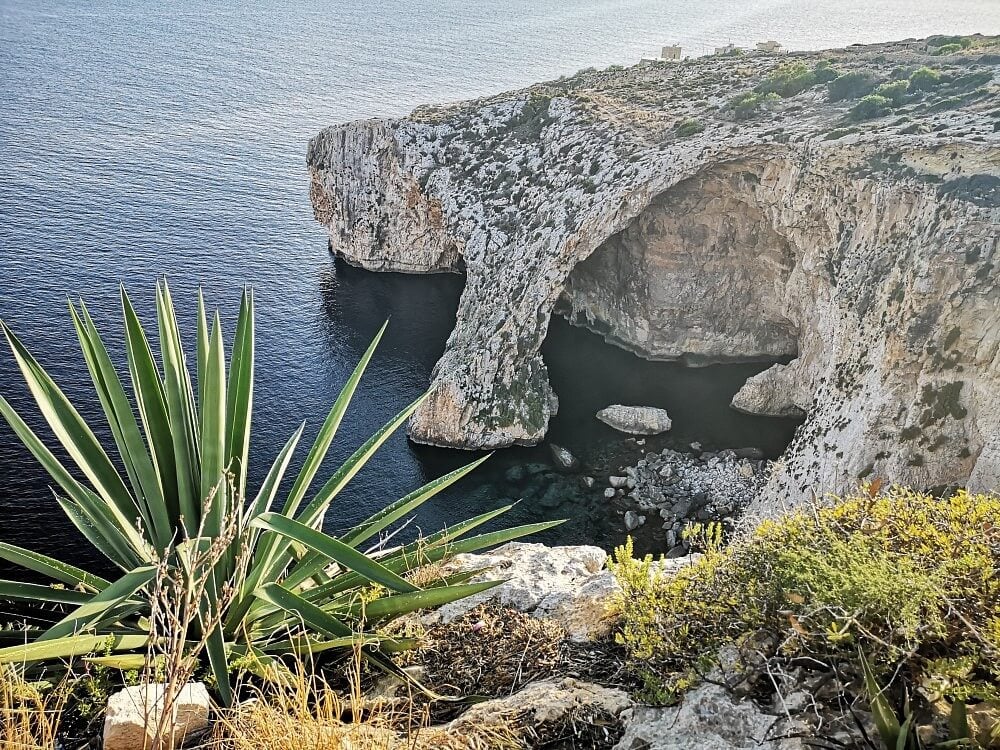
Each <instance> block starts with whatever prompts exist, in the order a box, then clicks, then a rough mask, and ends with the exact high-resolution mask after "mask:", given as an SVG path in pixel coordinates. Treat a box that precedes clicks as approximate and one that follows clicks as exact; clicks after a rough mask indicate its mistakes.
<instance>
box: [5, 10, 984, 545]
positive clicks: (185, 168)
mask: <svg viewBox="0 0 1000 750" xmlns="http://www.w3.org/2000/svg"><path fill="white" fill-rule="evenodd" d="M916 5H919V6H920V9H919V12H916V10H915V8H914V3H911V2H909V1H908V0H907V1H906V2H904V0H887V1H886V2H882V3H871V2H861V1H860V0H850V1H849V2H843V3H829V2H813V0H809V1H808V2H795V3H794V7H793V3H792V2H788V1H785V2H781V1H780V0H697V1H695V2H686V3H679V2H678V3H673V2H663V1H662V0H618V1H611V0H512V2H506V3H471V2H463V1H462V0H421V1H419V2H414V1H412V0H411V1H410V2H402V0H396V1H385V0H376V1H374V2H368V3H358V2H347V1H346V0H291V1H290V2H277V1H276V0H273V1H271V2H264V1H263V0H256V1H250V2H244V3H232V4H230V3H217V2H207V1H206V0H186V1H185V2H183V3H164V2H160V1H157V2H151V1H147V0H65V1H64V2H52V1H45V0H0V316H2V317H3V319H4V320H6V321H7V322H8V323H9V324H10V325H12V326H13V327H14V328H15V329H16V330H17V331H18V332H19V333H20V334H21V335H22V337H23V338H24V339H25V340H26V341H27V342H28V343H29V345H30V347H31V348H32V350H33V351H34V352H35V353H36V355H37V356H38V358H39V359H40V360H41V361H42V362H43V364H44V365H45V366H46V367H48V368H49V369H50V371H51V372H52V373H53V374H54V375H55V376H56V377H57V379H58V381H59V382H60V383H61V384H62V386H63V387H64V389H65V390H66V391H67V392H68V393H69V394H70V395H71V397H72V398H73V400H74V401H75V402H76V403H77V405H78V406H79V407H80V408H81V411H83V413H84V414H85V415H86V416H88V417H96V412H95V409H94V406H95V404H96V399H95V398H94V395H93V391H92V388H91V387H90V385H89V382H88V378H87V373H86V368H85V367H84V365H83V362H82V360H81V359H80V356H79V353H78V350H77V347H76V343H75V339H74V337H73V334H72V327H71V325H70V321H69V317H68V314H67V313H66V309H65V303H66V299H67V298H68V297H74V298H75V297H80V296H82V297H84V298H85V299H86V300H87V302H88V304H89V306H90V309H91V311H92V312H93V314H94V316H95V318H97V320H98V323H99V325H101V327H102V329H103V330H104V331H105V332H106V334H107V335H108V337H109V342H110V344H111V347H112V350H113V351H114V352H116V353H118V354H120V346H121V340H120V334H119V327H120V314H119V311H118V307H117V287H118V284H119V282H121V281H124V282H125V283H126V284H127V285H128V288H129V289H130V291H131V292H132V295H133V298H134V299H135V301H136V303H137V304H138V306H139V309H140V312H141V313H142V314H143V315H144V316H145V318H146V319H147V320H149V321H152V320H153V318H152V314H151V313H152V291H153V288H154V284H155V281H156V279H157V278H159V277H161V276H166V277H168V278H169V279H170V283H171V285H172V289H173V291H174V295H175V300H176V301H177V303H178V307H179V310H180V314H181V317H182V319H183V321H184V324H185V326H188V327H190V324H191V321H192V317H193V310H194V292H195V290H196V289H197V288H198V287H199V286H200V287H203V288H204V289H205V292H206V295H207V297H208V299H209V301H210V302H211V303H213V304H216V305H219V306H220V307H221V309H222V313H223V318H224V320H226V321H228V322H230V323H231V322H232V318H233V316H234V313H235V304H236V300H237V299H238V295H239V292H240V290H241V289H242V287H243V286H244V285H245V284H252V285H253V287H254V289H255V293H256V298H257V303H258V323H259V327H258V351H259V360H258V383H257V386H258V391H257V400H256V406H257V409H256V413H255V420H256V423H255V424H256V432H255V438H254V441H255V442H254V444H253V450H254V454H255V456H256V457H257V458H258V459H259V463H258V464H257V472H258V475H259V474H260V473H261V472H262V471H263V467H264V466H265V465H266V462H269V461H270V459H271V458H272V457H273V455H274V454H275V453H276V451H277V450H278V448H279V447H280V446H281V445H282V444H283V443H284V441H285V439H286V438H287V436H288V435H289V434H290V433H291V432H292V431H293V430H294V429H295V427H296V426H297V424H298V423H299V421H300V420H303V419H306V420H308V421H309V424H310V426H311V427H310V430H309V431H308V432H307V434H309V435H311V434H314V430H315V429H316V427H318V425H319V423H320V422H321V421H322V418H323V415H324V414H325V412H326V409H327V408H328V407H329V405H330V403H331V402H332V400H333V398H334V397H335V394H336V393H337V391H338V390H339V388H340V386H341V384H342V383H343V381H344V379H345V377H346V376H347V373H348V372H350V370H351V369H352V367H353V365H354V363H355V361H356V359H357V357H358V356H359V355H360V353H361V352H362V351H363V350H364V348H365V347H366V345H367V343H368V341H369V340H370V338H371V336H372V335H373V333H374V332H375V331H376V330H377V329H378V327H379V326H380V325H381V323H382V322H383V321H384V320H385V319H386V318H389V319H391V323H390V327H389V331H388V334H387V336H386V339H385V342H384V344H383V346H382V347H381V349H380V351H379V353H378V355H377V356H376V358H375V360H374V362H373V365H372V368H371V372H370V375H369V376H368V377H367V378H366V380H365V381H364V383H363V384H362V387H361V389H360V391H359V393H358V396H357V406H356V408H355V409H354V410H353V411H352V413H351V414H349V415H348V417H347V419H346V420H345V422H344V424H343V427H342V429H341V436H340V439H339V440H338V442H337V444H336V445H335V447H334V450H333V452H332V455H331V462H330V466H333V465H334V462H336V461H338V460H342V459H343V458H344V457H346V456H347V455H349V453H350V452H351V451H352V450H353V449H354V448H355V447H356V446H357V445H358V444H359V443H360V442H362V441H363V440H364V439H365V437H366V436H367V435H369V434H370V433H371V432H372V431H373V430H374V429H376V428H377V427H378V426H379V425H381V424H382V423H383V422H384V421H386V420H387V419H388V418H389V417H390V416H391V415H393V414H394V413H395V412H396V411H398V410H399V409H400V408H401V407H402V406H403V405H405V404H406V403H408V402H409V401H410V400H412V399H413V398H414V397H415V396H416V395H417V394H418V393H420V392H421V391H422V390H423V389H424V388H425V387H426V386H427V383H428V378H429V374H430V369H431V367H432V366H433V363H434V361H435V360H436V359H437V357H438V356H439V354H440V353H441V351H442V349H443V346H444V342H445V339H446V337H447V333H448V331H449V329H450V327H451V323H452V321H453V316H454V310H455V305H456V300H457V296H458V294H459V292H460V289H461V279H460V278H458V277H432V278H415V277H400V276H391V275H385V276H374V275H371V274H366V273H363V272H360V271H357V270H353V269H346V268H338V267H336V266H335V264H334V263H333V261H332V260H331V259H330V258H329V256H328V254H327V249H326V239H325V237H324V234H323V232H322V230H321V229H320V227H319V226H318V225H316V224H315V223H314V222H313V220H312V217H311V209H310V206H309V202H308V197H307V178H306V172H305V167H304V154H305V148H306V143H307V141H308V139H309V137H311V136H312V135H313V134H314V133H315V132H316V131H318V130H319V129H320V128H322V127H324V126H326V125H328V124H330V123H333V122H338V121H344V120H350V119H356V118H360V117H369V116H376V115H399V114H404V113H405V112H406V111H408V110H409V109H410V108H412V107H413V106H415V105H416V104H419V103H421V102H425V101H441V100H449V99H456V98H465V97H471V96H475V95H481V94H486V93H491V92H495V91H499V90H503V89H506V88H511V87H515V86H520V85H523V84H526V83H529V82H531V81H535V80H539V79H545V78H551V77H556V76H558V75H561V74H564V73H571V72H573V71H574V70H576V69H578V68H580V67H583V66H585V65H606V64H610V63H628V62H631V61H634V60H635V59H637V58H638V57H639V56H640V55H642V54H646V53H649V52H652V51H653V50H655V49H657V48H658V47H659V46H660V45H661V44H662V43H665V42H670V41H676V40H678V39H679V40H681V41H682V43H684V44H685V45H687V46H688V48H689V49H690V51H692V52H693V53H698V52H700V51H701V49H699V47H704V46H706V45H707V46H712V45H714V44H717V43H718V44H721V43H725V42H726V41H729V40H733V41H735V42H737V43H748V42H752V41H753V40H754V39H756V38H763V37H776V38H779V39H781V40H782V41H784V42H785V43H786V44H788V45H790V46H793V47H794V46H799V47H806V46H822V45H832V44H845V43H849V42H853V41H874V40H878V39H881V38H888V37H894V38H898V37H904V36H910V35H920V34H927V33H931V32H967V31H975V30H979V31H992V32H997V31H1000V18H998V17H997V16H998V14H997V5H996V3H995V0H953V2H949V3H948V4H947V8H944V7H943V6H944V4H942V3H938V2H931V1H930V0H927V1H926V2H920V3H917V4H916ZM833 6H836V7H833ZM848 6H849V7H848ZM904 10H905V11H906V12H905V13H904V12H903V11H904ZM584 354H585V355H586V356H585V357H584V356H581V355H584ZM545 356H546V358H547V360H548V361H549V363H550V366H551V367H552V379H553V383H554V384H555V386H556V389H557V391H559V392H560V395H561V397H562V399H563V410H562V413H561V415H560V417H559V418H558V419H557V421H556V422H555V423H554V425H553V434H554V436H555V438H556V439H558V440H561V441H562V442H564V443H568V444H569V445H570V447H572V448H574V449H576V450H578V451H580V452H581V453H585V454H588V455H593V456H595V457H596V458H595V459H594V460H595V461H599V460H600V459H601V457H602V456H606V455H607V451H606V450H605V449H604V448H602V447H601V445H602V441H607V440H609V439H610V438H611V437H612V436H611V435H609V434H608V433H606V432H602V430H603V428H602V427H600V426H599V425H597V424H596V423H595V422H594V420H593V419H592V414H593V411H594V410H595V409H596V408H599V407H600V406H603V405H606V403H608V402H610V401H629V400H633V401H647V402H649V403H662V404H663V405H665V406H667V408H668V409H671V410H672V411H674V413H675V414H674V415H675V424H676V425H677V426H676V428H675V429H676V432H677V434H678V439H687V436H692V437H697V438H700V439H702V440H703V441H704V442H707V443H710V444H711V443H716V444H719V445H726V444H731V445H740V444H745V443H747V442H751V441H754V442H769V443H770V448H769V450H771V452H777V451H778V450H780V445H781V443H782V441H783V440H786V439H787V436H788V433H789V429H790V428H789V427H788V426H787V425H785V426H777V427H773V429H772V428H771V427H762V426H761V425H760V424H759V420H758V421H756V422H755V421H753V420H749V419H748V418H745V417H741V416H739V415H734V414H732V413H731V412H729V411H728V410H727V409H726V408H725V402H726V401H727V399H728V395H731V393H732V392H734V391H735V390H736V388H737V387H738V386H739V383H740V382H741V381H742V379H743V378H745V377H746V376H747V375H748V374H750V373H751V372H753V371H754V369H755V368H753V367H743V368H742V369H740V368H735V369H727V370H719V371H718V372H716V373H715V375H713V376H712V377H708V378H706V377H703V376H702V375H698V376H692V375H691V373H685V372H683V371H681V370H679V369H678V368H671V366H664V365H651V364H648V363H641V362H639V360H636V359H635V358H634V357H631V356H630V355H627V354H625V353H623V352H619V351H616V350H612V349H610V348H608V347H606V346H604V345H603V344H602V343H601V342H599V341H598V340H597V339H596V338H594V337H591V336H590V335H589V334H586V333H583V332H580V331H574V330H570V329H569V328H568V327H567V326H565V325H564V324H556V325H554V331H553V333H552V335H551V336H550V339H549V341H548V342H547V344H546V350H545ZM587 368H589V370H588V369H587ZM581 373H583V374H586V375H587V376H588V377H584V378H581V377H579V375H580V374H581ZM699 389H700V390H699ZM0 392H2V393H3V394H4V395H5V396H7V397H8V398H9V399H11V400H12V401H13V402H14V403H15V405H16V406H17V407H18V408H19V409H20V410H21V411H22V412H23V413H24V414H25V415H26V416H27V417H29V421H31V422H32V423H33V424H38V421H37V419H35V418H34V417H33V411H32V408H31V403H30V401H29V400H28V398H27V396H26V393H25V390H24V388H23V384H22V383H21V381H20V378H19V376H18V375H17V373H16V371H15V368H14V365H13V363H12V361H11V358H10V357H9V356H7V355H5V354H3V353H2V352H0ZM695 394H697V395H696V396H695ZM768 430H770V431H768ZM595 446H596V447H595ZM468 458H469V456H467V455H461V454H456V453H449V452H443V451H435V450H431V449H426V448H421V447H418V446H413V445H410V444H408V443H407V441H406V440H405V437H404V436H403V435H402V434H400V435H397V436H396V437H395V438H394V439H393V440H392V441H390V442H389V444H388V445H387V446H386V447H385V448H384V449H383V450H382V451H381V453H380V454H379V456H378V457H377V459H376V460H375V461H373V462H372V464H371V465H370V467H369V468H367V469H366V470H365V471H364V472H362V474H360V475H359V476H358V478H357V480H356V481H355V482H354V484H353V486H352V487H351V488H350V489H349V490H348V491H346V492H345V493H344V494H343V495H342V497H341V500H340V501H339V502H338V503H337V504H336V505H335V506H334V508H333V510H332V512H331V515H330V518H329V522H328V527H329V528H330V529H331V530H336V529H338V528H342V527H344V526H347V525H349V524H350V523H351V522H353V521H355V520H357V519H358V518H360V517H362V516H363V515H365V514H366V513H367V512H370V511H371V510H373V509H375V508H376V507H379V506H381V505H383V504H384V503H386V502H389V501H391V500H392V499H394V498H396V497H398V496H399V495H401V494H403V493H405V492H406V491H408V490H410V489H412V488H414V487H415V486H417V485H418V484H419V483H422V482H424V481H426V480H427V479H428V478H430V477H433V476H437V475H438V474H440V473H441V472H442V471H445V470H447V469H449V468H452V467H454V466H456V465H457V464H458V463H459V462H461V461H464V460H467V459H468ZM545 460H547V453H546V451H545V449H544V448H542V449H539V450H536V451H511V452H506V453H505V454H503V455H502V456H498V457H496V458H495V459H494V464H495V466H494V468H492V469H490V470H487V471H484V472H482V473H481V474H480V476H479V477H478V478H476V479H473V480H470V481H468V482H466V483H465V484H464V485H463V486H462V487H459V488H457V489H456V490H454V491H452V492H450V493H449V494H447V495H446V496H443V497H441V498H439V499H437V500H436V501H435V502H433V503H432V504H430V505H429V506H428V507H427V509H426V511H425V512H424V513H422V514H421V516H420V523H421V524H422V525H423V526H424V528H429V529H436V528H439V527H440V526H441V525H442V524H443V523H445V522H446V521H455V520H457V519H459V518H461V517H466V516H469V515H472V514H474V513H476V512H480V511H481V510H483V509H485V508H486V507H492V506H493V505H495V504H497V503H499V502H502V501H504V500H506V499H517V497H519V496H521V495H523V494H525V492H524V488H522V487H517V486H511V485H508V484H505V483H504V481H503V479H502V476H503V473H504V470H505V468H506V467H507V466H509V465H510V464H511V463H513V462H523V461H545ZM539 476H540V477H541V478H540V479H539V482H555V481H556V479H557V478H556V477H555V476H554V475H550V474H540V475H539ZM571 484H572V483H570V482H568V483H566V486H567V489H566V503H565V506H566V507H560V508H553V507H551V505H552V504H551V503H549V507H542V506H541V505H540V504H538V503H534V502H533V501H531V499H530V497H529V499H528V500H527V501H526V502H524V503H522V504H521V505H520V506H519V507H518V509H517V511H516V513H515V514H514V516H515V517H514V518H513V519H512V520H515V521H518V522H524V521H529V520H539V519H540V518H543V517H551V516H552V515H553V514H557V513H565V512H567V508H568V509H569V512H568V514H569V515H572V516H573V523H572V524H569V525H567V527H565V528H564V529H563V530H562V531H561V532H559V535H558V537H557V538H559V539H563V540H566V541H584V540H596V541H599V542H607V541H608V540H610V539H611V538H612V537H613V536H614V533H615V532H614V531H613V527H612V526H611V525H610V520H609V518H608V515H607V513H606V511H605V510H604V509H603V507H602V506H601V505H600V500H599V498H588V497H584V498H580V497H577V496H576V495H574V494H573V492H572V491H571V488H570V485H571ZM0 538H2V539H5V540H13V541H18V542H20V543H24V544H28V545H29V546H32V547H34V548H36V549H39V550H41V551H46V552H59V553H60V554H63V555H66V556H69V557H71V558H73V559H76V560H78V561H86V560H87V559H88V553H87V552H86V550H85V547H84V546H83V545H82V544H81V542H80V540H79V538H78V537H77V536H76V535H75V534H74V533H73V532H72V530H71V529H70V528H69V526H68V524H67V523H66V522H65V521H63V520H62V519H61V516H60V514H59V512H58V510H57V508H56V505H55V503H54V501H53V500H52V498H51V495H50V494H49V492H48V490H47V481H46V478H45V477H44V476H43V475H42V474H41V473H40V471H38V470H37V469H36V468H35V467H34V465H33V463H32V461H31V459H30V457H29V456H28V455H27V453H26V451H24V450H23V449H22V448H21V447H20V446H19V445H18V444H17V443H16V441H15V440H14V439H13V436H12V435H11V433H10V431H9V430H8V429H7V428H6V426H5V425H3V426H0Z"/></svg>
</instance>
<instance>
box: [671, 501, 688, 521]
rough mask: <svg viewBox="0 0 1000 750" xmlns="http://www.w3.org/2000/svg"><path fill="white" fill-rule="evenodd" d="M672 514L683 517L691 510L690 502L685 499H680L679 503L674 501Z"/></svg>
mask: <svg viewBox="0 0 1000 750" xmlns="http://www.w3.org/2000/svg"><path fill="white" fill-rule="evenodd" d="M673 509H674V515H675V516H680V517H681V518H683V517H684V516H686V515H687V514H688V513H690V512H691V503H690V502H688V501H687V500H681V501H680V502H679V503H674V508H673Z"/></svg>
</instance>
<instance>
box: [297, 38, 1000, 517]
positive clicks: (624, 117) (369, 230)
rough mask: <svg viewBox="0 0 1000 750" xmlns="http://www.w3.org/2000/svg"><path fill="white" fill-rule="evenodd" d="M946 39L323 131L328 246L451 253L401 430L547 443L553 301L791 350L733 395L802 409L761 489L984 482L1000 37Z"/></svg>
mask: <svg viewBox="0 0 1000 750" xmlns="http://www.w3.org/2000/svg"><path fill="white" fill-rule="evenodd" d="M963 44H965V46H966V47H967V49H964V50H963V51H962V53H961V54H959V55H950V56H938V55H933V54H931V53H932V52H933V51H934V49H933V48H934V45H935V40H927V41H920V42H904V43H896V44H884V45H875V46H870V47H852V48H849V49H848V50H830V51H825V52H822V53H796V54H793V55H780V56H779V55H765V54H754V55H748V56H745V57H709V58H700V59H696V60H689V61H684V62H681V63H673V64H671V63H659V64H649V65H642V66H637V67H633V68H628V69H615V70H607V71H592V72H582V73H580V74H577V75H576V76H574V77H572V78H568V79H565V80H560V81H555V82H551V83H547V84H540V85H537V86H533V87H531V88H529V89H526V90H524V91H519V92H515V93H510V94H505V95H501V96H497V97H493V98H489V99H484V100H479V101H475V102H468V103H462V104H457V105H451V106H446V107H438V108H424V109H420V110H417V111H416V112H414V114H413V115H411V116H410V117H409V118H406V119H401V120H392V121H385V120H377V121H368V122H356V123H351V124H347V125H342V126H336V127H331V128H328V129H326V130H324V131H323V132H322V133H320V134H319V135H318V136H316V138H314V139H313V141H312V142H311V143H310V146H309V153H308V164H309V168H310V172H311V176H312V187H311V194H312V201H313V206H314V209H315V214H316V218H317V219H318V220H319V221H320V222H322V223H323V224H324V225H326V226H327V227H328V228H329V234H330V243H331V248H332V249H333V250H334V251H335V252H337V253H338V254H340V255H341V256H343V257H344V258H345V259H346V260H347V261H349V262H351V263H355V264H358V265H361V266H363V267H365V268H369V269H374V270H395V271H406V272H436V271H448V270H460V269H464V271H465V273H466V279H467V281H466V286H465V290H464V292H463V294H462V298H461V302H460V306H459V311H458V321H457V324H456V326H455V330H454V331H453V333H452V335H451V337H450V339H449V341H448V346H447V350H446V352H445V354H444V356H443V357H442V358H441V360H440V361H439V362H438V364H437V367H436V369H435V372H434V379H433V384H432V389H431V395H430V398H429V399H428V401H427V402H426V403H425V404H424V406H423V407H422V408H421V409H420V410H419V411H418V412H417V414H416V415H415V417H414V418H413V420H412V422H411V425H410V434H411V436H412V437H413V438H414V439H415V440H418V441H421V442H426V443H431V444H436V445H445V446H458V447H477V448H493V447H501V446H507V445H512V444H525V443H533V442H536V441H538V440H540V439H541V438H542V437H543V436H544V434H545V430H546V427H547V424H548V420H549V417H550V416H551V415H552V414H553V413H554V411H555V408H556V403H557V400H556V398H555V395H554V394H553V392H552V390H551V388H550V386H549V384H548V379H547V374H546V369H545V364H544V362H543V361H542V358H541V356H540V354H539V348H540V346H541V343H542V340H543V338H544V337H545V333H546V329H547V327H548V323H549V319H550V317H551V315H552V314H553V312H559V313H561V314H564V315H566V316H567V317H568V318H569V319H570V320H571V321H572V322H574V323H576V324H579V325H583V326H586V327H588V328H590V329H592V330H594V331H597V332H599V333H601V334H602V335H603V336H604V337H605V338H606V339H607V340H608V341H610V342H612V343H614V344H617V345H619V346H622V347H625V348H627V349H629V350H631V351H634V352H636V353H637V354H639V355H641V356H644V357H649V358H654V359H664V360H668V359H679V360H683V361H685V362H687V363H689V364H692V365H699V364H706V363H710V362H723V361H734V360H769V359H774V358H779V357H791V358H793V359H792V361H791V363H790V364H788V365H776V366H775V367H773V368H771V369H770V370H768V371H766V372H765V373H762V374H761V375H759V376H757V377H755V378H752V379H751V380H750V381H749V382H748V383H747V385H746V386H745V387H744V389H743V390H742V391H741V392H740V393H739V394H738V395H737V397H736V398H735V399H734V406H735V407H736V408H739V409H742V410H746V411H750V412H757V413H764V414H789V413H805V414H806V415H807V418H806V422H805V424H804V425H803V427H802V428H801V429H800V430H799V432H798V434H797V436H796V439H795V441H794V442H793V444H792V445H791V446H790V448H789V449H788V451H787V453H786V455H785V457H784V459H783V461H782V462H781V465H780V468H779V470H778V472H777V473H776V475H775V476H774V477H773V478H772V480H771V484H770V485H769V491H768V493H767V497H768V503H769V508H774V507H777V505H779V504H781V503H782V502H785V501H788V502H795V501H797V500H800V499H802V498H803V497H806V496H807V495H808V494H809V493H810V492H811V491H812V490H813V488H822V489H823V490H831V491H834V490H839V489H843V488H846V487H847V486H850V485H853V484H854V483H856V482H857V480H858V478H860V477H865V476H880V477H884V478H888V479H892V480H898V481H905V482H909V483H913V484H915V485H923V486H927V485H940V484H950V483H963V484H964V483H968V484H970V485H972V486H975V487H979V488H987V487H995V486H997V485H998V484H1000V284H998V280H997V270H996V267H997V265H998V264H1000V258H998V253H997V245H998V235H1000V232H998V225H1000V133H998V132H997V131H998V129H1000V126H998V124H997V123H998V122H1000V120H998V110H997V101H998V98H997V94H998V91H1000V88H998V85H997V74H998V69H1000V47H998V44H997V40H996V39H987V38H982V37H974V38H970V39H967V40H966V41H964V42H963ZM924 66H929V67H930V68H931V72H928V71H926V70H921V68H922V67H924ZM835 77H838V78H837V80H836V81H833V83H829V84H828V83H827V82H828V81H830V80H831V79H833V78H835ZM901 81H906V83H900V82H901ZM879 85H882V88H880V89H877V90H876V91H877V93H876V94H875V95H874V98H873V97H869V98H868V99H863V100H859V99H858V97H859V96H863V95H864V94H867V93H869V92H871V91H872V90H873V88H874V87H876V86H879ZM845 90H846V93H845ZM831 92H833V93H831ZM841 94H844V96H845V98H840V96H841ZM831 99H833V100H834V101H831Z"/></svg>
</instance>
